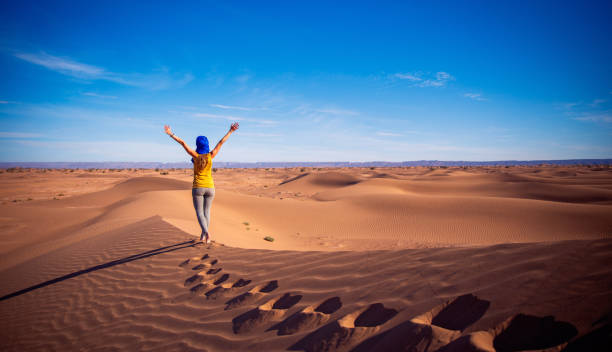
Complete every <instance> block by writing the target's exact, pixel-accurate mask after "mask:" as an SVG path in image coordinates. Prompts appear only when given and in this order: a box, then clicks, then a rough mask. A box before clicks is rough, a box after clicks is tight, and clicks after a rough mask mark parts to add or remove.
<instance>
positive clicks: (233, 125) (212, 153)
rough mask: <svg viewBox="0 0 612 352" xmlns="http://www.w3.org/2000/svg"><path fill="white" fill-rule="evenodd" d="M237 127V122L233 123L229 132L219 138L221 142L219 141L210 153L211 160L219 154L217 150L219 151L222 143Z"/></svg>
mask: <svg viewBox="0 0 612 352" xmlns="http://www.w3.org/2000/svg"><path fill="white" fill-rule="evenodd" d="M238 127H240V125H239V124H238V122H234V123H233V124H232V125H231V126H230V129H229V131H227V133H226V134H225V136H223V138H221V140H220V141H219V143H217V145H216V146H215V148H214V149H213V150H212V152H210V156H211V157H212V158H214V157H215V156H216V155H217V153H218V152H219V149H221V146H222V145H223V143H225V141H226V140H227V139H228V138H229V136H230V134H232V132H234V131H235V130H237V129H238Z"/></svg>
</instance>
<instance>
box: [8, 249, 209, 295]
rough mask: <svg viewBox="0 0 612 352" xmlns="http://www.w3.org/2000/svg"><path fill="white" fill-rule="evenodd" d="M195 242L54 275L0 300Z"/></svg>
mask: <svg viewBox="0 0 612 352" xmlns="http://www.w3.org/2000/svg"><path fill="white" fill-rule="evenodd" d="M197 244H198V243H195V242H193V241H185V242H180V243H175V244H172V245H169V246H165V247H160V248H157V249H153V250H150V251H146V252H142V253H138V254H134V255H131V256H128V257H125V258H121V259H117V260H113V261H110V262H107V263H104V264H99V265H96V266H92V267H89V268H87V269H83V270H79V271H75V272H73V273H70V274H67V275H64V276H60V277H56V278H55V279H51V280H48V281H45V282H43V283H40V284H37V285H34V286H30V287H28V288H24V289H23V290H19V291H16V292H13V293H10V294H8V295H6V296H2V297H0V301H4V300H6V299H9V298H13V297H16V296H20V295H22V294H24V293H28V292H30V291H34V290H37V289H39V288H42V287H45V286H49V285H52V284H55V283H58V282H61V281H64V280H68V279H71V278H73V277H77V276H79V275H83V274H87V273H90V272H92V271H96V270H100V269H105V268H110V267H112V266H115V265H119V264H123V263H128V262H131V261H134V260H139V259H144V258H147V257H151V256H154V255H158V254H163V253H168V252H173V251H176V250H179V249H183V248H188V247H193V246H195V245H197Z"/></svg>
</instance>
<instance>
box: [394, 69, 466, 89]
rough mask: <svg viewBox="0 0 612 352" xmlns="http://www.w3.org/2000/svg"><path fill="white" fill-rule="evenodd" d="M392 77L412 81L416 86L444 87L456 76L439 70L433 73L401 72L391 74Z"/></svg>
mask: <svg viewBox="0 0 612 352" xmlns="http://www.w3.org/2000/svg"><path fill="white" fill-rule="evenodd" d="M391 78H392V79H400V80H407V81H410V82H412V83H413V86H415V87H444V86H446V85H447V84H448V82H449V81H454V80H455V77H453V76H452V75H451V74H449V73H448V72H444V71H438V72H436V73H435V74H433V75H432V74H423V73H421V72H413V73H401V72H400V73H396V74H393V75H391Z"/></svg>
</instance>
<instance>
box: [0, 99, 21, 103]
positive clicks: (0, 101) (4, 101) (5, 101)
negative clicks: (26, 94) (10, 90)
mask: <svg viewBox="0 0 612 352" xmlns="http://www.w3.org/2000/svg"><path fill="white" fill-rule="evenodd" d="M0 104H17V102H15V101H9V100H0Z"/></svg>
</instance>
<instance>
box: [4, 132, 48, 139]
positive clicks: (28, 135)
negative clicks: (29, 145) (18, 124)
mask: <svg viewBox="0 0 612 352" xmlns="http://www.w3.org/2000/svg"><path fill="white" fill-rule="evenodd" d="M38 137H42V134H38V133H22V132H0V138H38Z"/></svg>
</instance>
